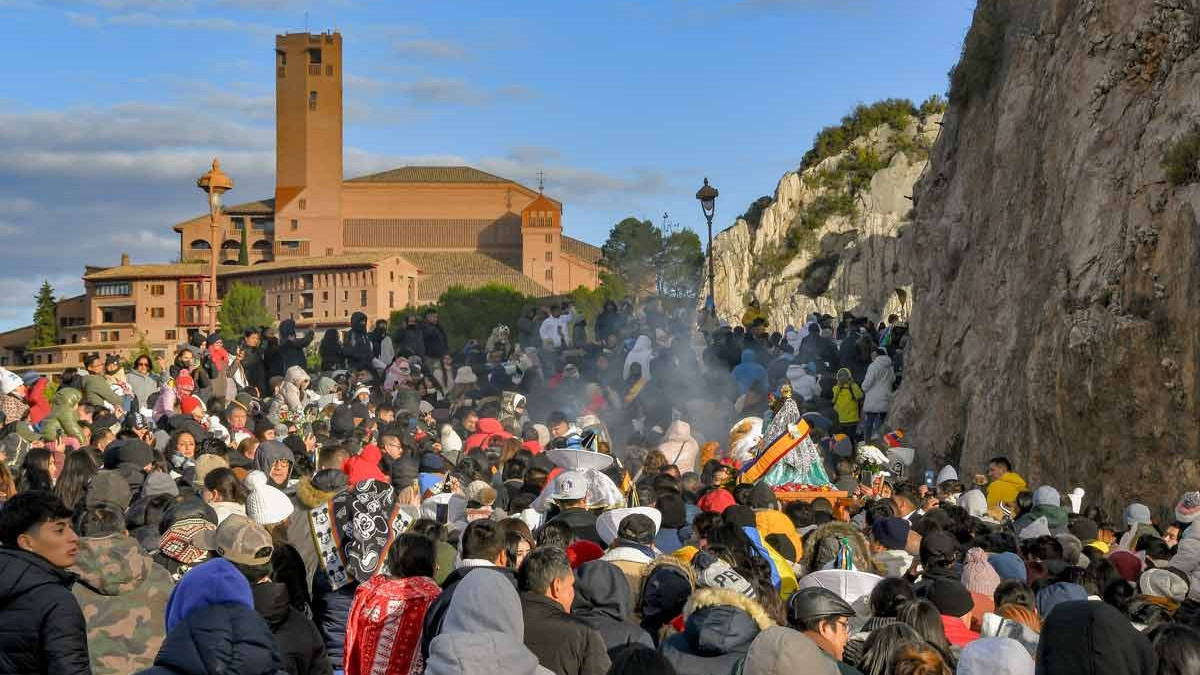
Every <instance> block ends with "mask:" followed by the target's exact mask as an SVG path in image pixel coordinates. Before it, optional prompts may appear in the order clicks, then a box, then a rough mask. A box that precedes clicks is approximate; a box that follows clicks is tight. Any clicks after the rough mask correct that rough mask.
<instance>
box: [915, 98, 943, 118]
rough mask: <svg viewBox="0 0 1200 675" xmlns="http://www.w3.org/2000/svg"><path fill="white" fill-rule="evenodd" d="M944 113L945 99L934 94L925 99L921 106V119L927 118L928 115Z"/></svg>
mask: <svg viewBox="0 0 1200 675" xmlns="http://www.w3.org/2000/svg"><path fill="white" fill-rule="evenodd" d="M945 112H946V99H944V98H942V97H941V96H940V95H938V94H934V95H933V96H930V97H929V98H927V99H925V101H924V103H922V104H921V108H920V113H921V117H929V116H930V115H941V114H943V113H945Z"/></svg>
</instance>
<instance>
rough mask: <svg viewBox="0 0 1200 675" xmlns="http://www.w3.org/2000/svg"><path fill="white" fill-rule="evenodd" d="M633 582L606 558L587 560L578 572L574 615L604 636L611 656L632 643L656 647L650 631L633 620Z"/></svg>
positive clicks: (572, 606) (572, 611)
mask: <svg viewBox="0 0 1200 675" xmlns="http://www.w3.org/2000/svg"><path fill="white" fill-rule="evenodd" d="M629 600H630V592H629V582H628V581H627V580H626V579H625V574H624V573H623V572H621V570H620V569H619V568H618V567H617V566H616V565H614V564H612V563H610V562H608V561H605V560H593V561H591V562H587V563H584V564H583V565H581V566H580V567H579V569H578V570H577V571H576V573H575V603H574V604H573V605H571V616H573V617H575V618H577V619H582V620H583V622H584V623H586V624H587V625H588V626H591V627H592V628H594V629H595V630H596V632H597V633H599V634H600V637H601V638H603V639H604V646H605V647H606V648H607V649H608V657H609V658H610V659H612V658H615V657H616V655H617V652H619V651H621V650H622V649H624V648H625V647H626V646H628V645H631V644H642V645H645V646H647V647H650V648H652V649H653V648H654V642H653V641H652V640H651V639H650V634H649V633H647V632H646V631H645V630H643V629H641V628H639V627H637V626H636V625H634V624H632V623H629V621H628V620H627V619H628V617H629V616H630V602H629Z"/></svg>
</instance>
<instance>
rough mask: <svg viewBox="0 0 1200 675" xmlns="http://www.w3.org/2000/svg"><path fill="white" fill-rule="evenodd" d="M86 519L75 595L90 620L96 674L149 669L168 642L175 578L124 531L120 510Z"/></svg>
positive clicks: (92, 511) (91, 513) (101, 510)
mask: <svg viewBox="0 0 1200 675" xmlns="http://www.w3.org/2000/svg"><path fill="white" fill-rule="evenodd" d="M80 520H81V522H80V525H81V527H80V530H81V533H86V534H85V536H82V537H80V539H79V555H78V557H77V558H76V559H75V565H74V566H73V567H71V571H72V572H74V573H76V574H78V575H79V580H78V581H77V582H76V584H75V586H74V588H73V589H72V592H73V593H74V594H75V598H76V599H77V600H78V601H79V607H80V609H82V610H83V618H84V621H86V622H87V638H88V652H89V654H90V657H91V666H92V674H93V675H128V674H129V673H133V672H136V671H138V670H142V669H143V668H149V667H150V666H152V665H153V664H154V657H155V655H156V654H158V648H159V647H160V646H161V645H162V641H163V625H164V623H165V620H166V605H167V598H168V597H170V595H171V590H172V589H173V588H174V584H173V583H172V581H171V575H170V574H168V573H167V571H166V570H165V569H163V567H162V566H161V565H159V564H158V563H156V562H154V559H153V558H151V557H150V556H149V555H147V554H146V553H145V552H143V551H142V548H141V546H139V545H138V542H137V540H136V539H134V538H133V537H130V536H129V535H128V534H126V533H125V532H124V522H123V517H122V516H121V514H120V511H119V510H118V509H115V508H112V509H110V508H108V507H107V505H100V506H93V507H90V508H89V510H88V511H87V512H85V513H83V514H81V518H80ZM106 530H107V531H106Z"/></svg>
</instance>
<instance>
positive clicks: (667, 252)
mask: <svg viewBox="0 0 1200 675" xmlns="http://www.w3.org/2000/svg"><path fill="white" fill-rule="evenodd" d="M601 251H602V252H603V257H602V259H601V264H602V266H603V267H604V268H606V269H607V271H608V272H609V273H610V274H611V275H612V278H613V281H614V282H617V281H619V288H621V289H622V293H621V297H624V295H625V294H626V293H627V292H630V293H633V294H635V295H637V294H643V293H646V292H657V293H658V294H659V295H666V296H671V297H693V296H694V295H695V293H696V290H697V289H698V288H699V286H700V270H701V268H702V267H703V266H704V253H703V248H702V247H701V245H700V237H699V235H697V234H696V233H695V232H693V231H692V230H686V229H685V230H681V231H679V232H672V233H671V234H667V235H664V234H663V231H662V230H661V229H659V228H658V227H657V226H656V225H655V224H654V223H652V222H650V221H648V220H638V219H637V218H626V219H624V220H622V221H621V222H619V223H617V224H616V225H615V226H614V227H613V229H612V231H611V232H609V235H608V240H607V241H605V242H604V246H603V247H601Z"/></svg>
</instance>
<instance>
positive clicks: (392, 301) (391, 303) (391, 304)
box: [388, 291, 396, 309]
mask: <svg viewBox="0 0 1200 675" xmlns="http://www.w3.org/2000/svg"><path fill="white" fill-rule="evenodd" d="M395 308H396V291H388V309H395Z"/></svg>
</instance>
